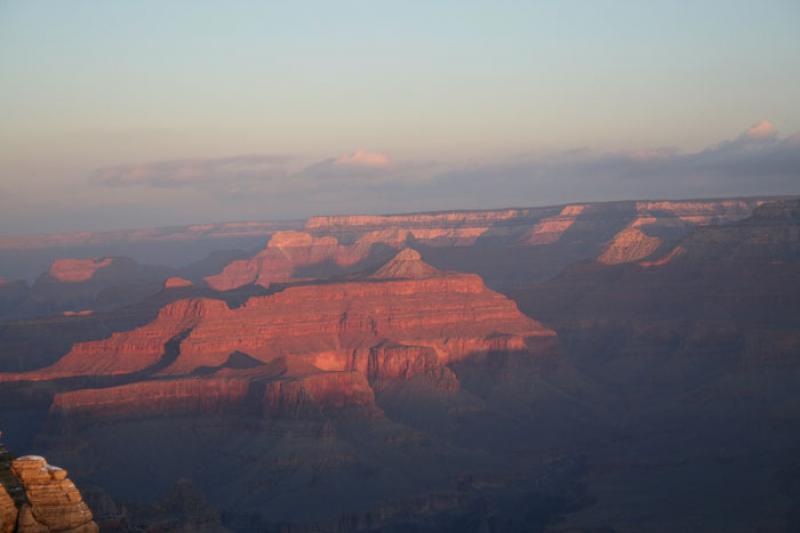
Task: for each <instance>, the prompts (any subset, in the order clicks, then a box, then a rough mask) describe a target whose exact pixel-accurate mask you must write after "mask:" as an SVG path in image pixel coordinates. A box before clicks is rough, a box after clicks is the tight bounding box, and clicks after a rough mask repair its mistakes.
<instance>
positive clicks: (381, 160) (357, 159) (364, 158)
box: [334, 149, 390, 167]
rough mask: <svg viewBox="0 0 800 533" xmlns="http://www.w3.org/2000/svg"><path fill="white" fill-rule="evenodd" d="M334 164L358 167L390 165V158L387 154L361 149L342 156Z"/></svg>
mask: <svg viewBox="0 0 800 533" xmlns="http://www.w3.org/2000/svg"><path fill="white" fill-rule="evenodd" d="M334 164H335V165H343V166H357V167H388V166H389V164H390V160H389V156H387V155H386V154H382V153H379V152H367V151H366V150H361V149H359V150H356V151H355V152H353V153H352V154H345V155H343V156H340V157H339V158H338V159H336V161H334Z"/></svg>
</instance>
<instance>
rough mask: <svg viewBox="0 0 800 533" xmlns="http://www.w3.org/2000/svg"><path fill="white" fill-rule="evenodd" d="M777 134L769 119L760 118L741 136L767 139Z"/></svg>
mask: <svg viewBox="0 0 800 533" xmlns="http://www.w3.org/2000/svg"><path fill="white" fill-rule="evenodd" d="M776 135H777V132H776V131H775V126H773V125H772V122H770V121H769V120H762V121H760V122H758V123H756V124H753V125H752V126H751V127H750V128H748V129H747V131H745V132H744V133H743V134H742V136H743V137H746V138H748V139H769V138H771V137H774V136H776Z"/></svg>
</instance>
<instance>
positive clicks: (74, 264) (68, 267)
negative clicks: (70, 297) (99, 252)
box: [47, 257, 113, 283]
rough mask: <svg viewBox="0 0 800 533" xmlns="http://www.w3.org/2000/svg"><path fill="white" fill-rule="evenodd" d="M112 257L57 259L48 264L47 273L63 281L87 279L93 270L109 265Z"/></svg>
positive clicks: (92, 273) (90, 276) (92, 274)
mask: <svg viewBox="0 0 800 533" xmlns="http://www.w3.org/2000/svg"><path fill="white" fill-rule="evenodd" d="M112 261H113V259H111V258H110V257H106V258H103V259H59V260H57V261H54V262H53V264H52V265H51V266H50V270H49V271H48V272H47V274H48V275H49V276H50V277H51V278H53V279H55V280H58V281H61V282H64V283H79V282H82V281H89V280H90V279H92V277H94V275H95V272H97V271H98V270H99V269H101V268H106V267H108V266H111V263H112Z"/></svg>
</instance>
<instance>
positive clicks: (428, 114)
mask: <svg viewBox="0 0 800 533" xmlns="http://www.w3.org/2000/svg"><path fill="white" fill-rule="evenodd" d="M799 58H800V2H798V1H797V0H783V1H779V0H774V1H768V0H759V1H755V0H747V1H744V0H743V1H730V0H727V1H688V0H686V1H682V2H678V1H673V2H667V1H657V0H648V1H634V0H631V1H616V2H612V1H574V2H571V1H568V0H558V1H555V0H554V1H552V2H533V1H530V2H522V1H518V2H512V1H499V0H495V1H485V2H484V1H468V0H460V1H452V2H445V1H440V2H436V1H418V2H417V1H402V2H382V1H377V0H372V1H363V2H341V1H340V2H334V1H318V2H311V1H286V2H266V1H265V2H234V1H219V2H200V1H185V2H181V1H163V0H161V1H153V2H149V1H113V0H97V1H94V2H78V1H70V2H61V1H47V2H38V1H32V0H19V1H7V0H6V1H3V0H0V233H21V232H42V231H61V230H73V229H103V228H112V227H131V226H151V225H165V224H173V223H188V222H203V221H222V220H240V219H254V218H256V219H269V218H294V217H303V216H307V215H309V214H314V213H331V212H380V211H409V210H414V209H435V208H458V207H465V208H474V207H495V206H500V205H505V204H508V203H512V204H515V205H537V204H545V203H558V202H563V201H571V200H592V199H612V198H622V197H631V198H633V197H646V196H650V197H652V196H660V197H690V196H697V195H711V196H717V195H728V194H759V193H785V192H796V193H800V155H798V152H799V151H800V137H797V136H796V132H798V131H800V59H799ZM765 119H766V120H769V121H770V124H766V123H762V124H761V126H760V129H759V128H756V129H754V130H751V131H750V133H746V132H745V130H747V129H748V128H750V127H751V126H754V125H757V124H759V123H760V122H761V121H762V120H765Z"/></svg>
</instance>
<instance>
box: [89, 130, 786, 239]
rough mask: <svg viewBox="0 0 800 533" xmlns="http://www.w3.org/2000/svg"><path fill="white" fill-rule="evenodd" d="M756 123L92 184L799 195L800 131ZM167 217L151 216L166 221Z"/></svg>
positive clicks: (498, 193)
mask: <svg viewBox="0 0 800 533" xmlns="http://www.w3.org/2000/svg"><path fill="white" fill-rule="evenodd" d="M765 124H769V123H768V122H762V123H759V124H756V125H755V126H754V127H752V128H749V129H748V130H746V131H744V132H743V133H741V134H740V135H738V136H736V137H733V138H732V139H730V140H727V141H723V142H720V143H718V144H715V145H713V146H710V147H708V148H706V149H704V150H700V151H695V152H680V151H678V150H676V149H674V148H656V149H650V150H636V151H620V152H598V151H593V150H589V149H585V148H579V149H572V150H567V151H563V152H556V153H546V154H542V153H538V154H537V155H520V156H517V157H510V158H509V157H507V158H504V159H502V160H497V161H494V162H488V163H487V162H484V163H474V162H472V163H463V164H445V163H437V162H420V161H407V160H392V159H390V158H389V157H388V156H386V155H385V154H372V153H370V152H366V151H363V150H358V151H356V152H354V153H351V154H348V155H346V156H341V157H331V158H328V159H323V160H320V161H317V162H315V163H312V164H306V162H304V161H302V160H300V159H299V158H286V157H282V156H270V155H244V156H236V157H229V158H217V159H189V160H179V161H163V162H156V163H148V164H144V165H130V166H119V167H113V168H106V169H102V170H100V171H98V173H97V174H96V176H95V180H96V181H97V182H99V183H102V184H104V185H107V186H112V187H134V186H136V187H139V188H140V189H141V190H140V191H139V193H140V195H141V197H151V196H153V195H152V194H151V193H150V192H149V191H147V188H164V187H171V188H173V191H174V194H173V195H164V194H159V195H158V196H159V198H161V200H160V201H159V203H158V210H159V212H161V211H162V210H163V211H169V210H170V209H166V208H164V206H166V205H172V206H173V207H172V208H171V211H172V212H177V210H179V209H183V210H184V211H186V210H187V209H188V210H190V211H191V213H189V214H194V213H196V212H197V207H196V206H198V205H202V206H203V207H202V210H201V211H202V213H203V215H201V216H202V217H205V218H208V219H225V218H229V219H232V218H236V219H243V218H253V219H264V218H299V217H304V216H309V215H313V214H335V213H358V212H362V213H363V212H372V213H380V212H399V211H406V212H408V211H419V210H434V209H467V208H492V207H504V206H527V205H548V204H560V203H569V202H576V201H606V200H625V199H642V198H664V199H669V198H690V197H696V198H699V197H714V196H738V195H742V196H744V195H779V194H800V134H795V135H794V136H790V137H781V136H779V135H778V133H777V132H776V131H775V129H774V127H772V126H771V125H769V126H766V125H765ZM188 192H191V193H192V196H191V197H190V196H188V195H187V193H188ZM126 197H127V195H126ZM148 205H149V204H148ZM153 209H155V207H153ZM189 214H186V216H189ZM153 216H158V213H153ZM166 216H167V215H163V217H165V218H164V219H163V220H161V221H160V222H159V223H171V221H170V220H169V219H168V218H166ZM176 216H177V215H176ZM150 222H151V221H150V220H145V221H143V223H142V224H143V225H147V224H148V223H150Z"/></svg>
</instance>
